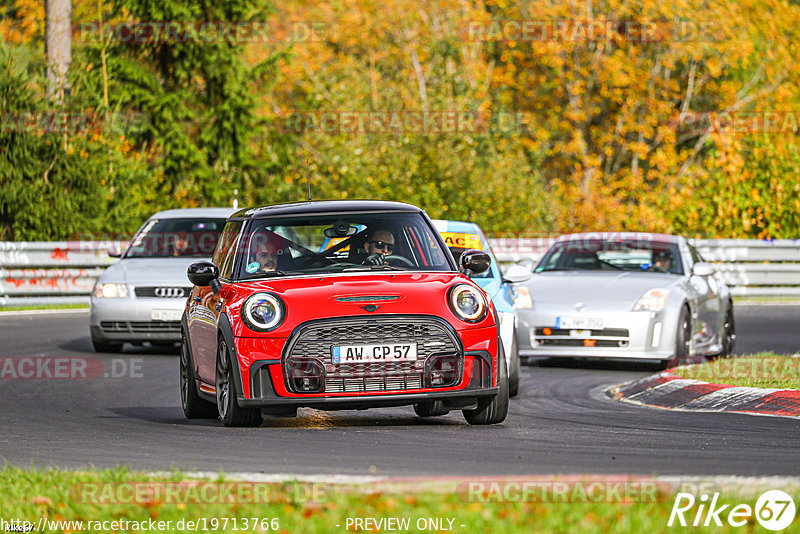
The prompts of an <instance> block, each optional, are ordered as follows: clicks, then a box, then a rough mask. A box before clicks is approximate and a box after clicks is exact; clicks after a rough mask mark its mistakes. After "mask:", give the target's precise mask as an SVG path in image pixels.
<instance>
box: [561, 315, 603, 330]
mask: <svg viewBox="0 0 800 534" xmlns="http://www.w3.org/2000/svg"><path fill="white" fill-rule="evenodd" d="M556 328H564V329H567V330H569V329H572V328H575V329H579V330H583V329H591V330H602V329H603V318H602V317H556Z"/></svg>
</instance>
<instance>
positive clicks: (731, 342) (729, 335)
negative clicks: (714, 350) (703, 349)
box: [719, 303, 736, 358]
mask: <svg viewBox="0 0 800 534" xmlns="http://www.w3.org/2000/svg"><path fill="white" fill-rule="evenodd" d="M735 350H736V323H735V322H734V320H733V304H731V303H729V304H728V312H727V313H726V314H725V323H724V325H723V327H722V352H720V353H719V355H720V357H722V358H730V357H731V356H733V353H734V351H735Z"/></svg>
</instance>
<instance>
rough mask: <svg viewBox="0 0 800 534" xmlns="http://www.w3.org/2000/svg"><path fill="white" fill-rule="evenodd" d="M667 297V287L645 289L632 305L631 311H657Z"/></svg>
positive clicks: (664, 303) (663, 304)
mask: <svg viewBox="0 0 800 534" xmlns="http://www.w3.org/2000/svg"><path fill="white" fill-rule="evenodd" d="M668 297H669V289H662V288H654V289H648V290H647V291H645V293H644V295H642V296H641V297H639V300H637V301H636V304H635V305H634V306H633V311H649V312H657V311H661V310H663V309H664V306H666V304H667V298H668Z"/></svg>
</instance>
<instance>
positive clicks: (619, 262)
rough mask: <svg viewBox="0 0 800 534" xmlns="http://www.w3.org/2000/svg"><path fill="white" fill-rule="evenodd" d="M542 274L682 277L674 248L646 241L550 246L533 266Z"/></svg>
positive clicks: (678, 255)
mask: <svg viewBox="0 0 800 534" xmlns="http://www.w3.org/2000/svg"><path fill="white" fill-rule="evenodd" d="M544 271H636V272H647V273H662V274H664V273H670V274H683V266H682V262H681V260H680V252H679V250H678V245H676V244H673V243H665V242H657V241H648V240H642V239H638V240H632V241H622V240H599V239H598V240H595V239H590V240H574V241H561V242H558V243H556V244H555V245H553V246H552V247H551V248H550V250H548V251H547V253H546V254H545V255H544V256H543V257H542V259H541V261H539V263H538V264H537V265H536V269H535V270H534V272H537V273H540V272H544Z"/></svg>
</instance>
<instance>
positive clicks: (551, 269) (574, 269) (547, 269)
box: [535, 267, 597, 273]
mask: <svg viewBox="0 0 800 534" xmlns="http://www.w3.org/2000/svg"><path fill="white" fill-rule="evenodd" d="M592 270H594V271H596V270H597V269H581V268H580V267H545V268H544V269H536V271H535V272H537V273H543V272H545V271H592Z"/></svg>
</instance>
